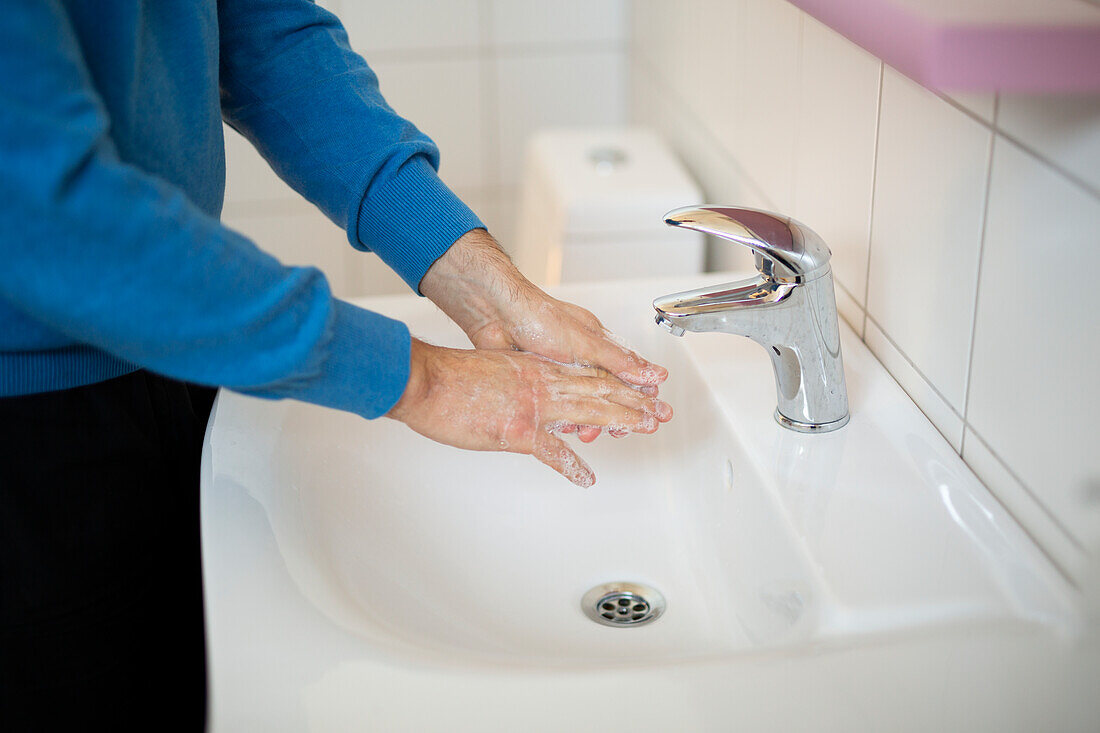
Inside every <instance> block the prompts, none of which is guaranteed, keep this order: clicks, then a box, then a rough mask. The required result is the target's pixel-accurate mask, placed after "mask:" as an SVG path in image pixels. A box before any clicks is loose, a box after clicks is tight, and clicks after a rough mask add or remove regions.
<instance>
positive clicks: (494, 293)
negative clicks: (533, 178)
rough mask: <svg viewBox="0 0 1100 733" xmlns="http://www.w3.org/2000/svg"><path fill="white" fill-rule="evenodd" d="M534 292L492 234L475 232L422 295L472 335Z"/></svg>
mask: <svg viewBox="0 0 1100 733" xmlns="http://www.w3.org/2000/svg"><path fill="white" fill-rule="evenodd" d="M533 287H534V286H533V285H532V284H531V283H530V281H528V280H527V278H525V277H524V276H523V274H522V273H520V271H519V270H518V269H516V266H515V265H514V264H512V261H511V259H509V258H508V255H507V254H506V253H505V252H504V250H503V249H501V247H500V245H499V244H497V242H496V240H495V239H493V237H492V235H491V234H489V232H487V231H486V230H484V229H474V230H471V231H469V232H467V233H466V234H464V235H463V236H462V237H460V238H459V239H458V240H457V241H456V242H455V243H454V244H453V245H452V246H451V248H450V249H448V250H447V252H445V253H444V254H443V256H442V257H440V258H439V259H438V260H436V261H435V263H434V264H433V265H432V266H431V268H429V270H428V272H427V273H426V274H425V275H424V279H423V280H422V281H421V285H420V290H421V292H422V293H423V294H424V295H425V296H426V297H427V298H428V299H429V300H431V301H432V302H433V303H435V304H436V305H437V306H439V308H440V309H441V310H442V311H443V312H444V313H446V314H447V315H448V316H449V317H450V318H451V320H453V321H454V322H455V323H457V324H458V325H459V326H460V327H461V328H462V329H463V330H464V331H465V332H466V333H467V335H472V334H473V333H476V332H477V331H480V330H481V329H483V328H485V327H486V326H487V325H490V324H492V323H495V322H499V321H501V320H505V318H506V313H507V311H508V309H509V307H510V305H511V304H512V303H514V302H515V301H516V300H517V299H518V298H520V297H521V295H522V294H523V293H524V292H525V291H526V290H527V289H530V288H533Z"/></svg>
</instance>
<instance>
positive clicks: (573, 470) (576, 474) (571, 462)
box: [531, 430, 596, 488]
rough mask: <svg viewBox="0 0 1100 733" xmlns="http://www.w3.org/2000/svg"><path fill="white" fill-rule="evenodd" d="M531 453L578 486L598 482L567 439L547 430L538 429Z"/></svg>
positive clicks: (584, 486) (586, 485)
mask: <svg viewBox="0 0 1100 733" xmlns="http://www.w3.org/2000/svg"><path fill="white" fill-rule="evenodd" d="M531 455H533V456H534V457H535V458H537V459H539V460H540V461H542V462H543V463H545V464H546V465H547V466H549V467H550V468H552V469H554V470H555V471H557V472H558V473H560V474H561V475H562V476H565V477H566V478H567V479H569V480H570V481H572V482H573V483H575V484H576V485H577V486H580V487H583V488H588V487H589V486H591V485H592V484H594V483H596V474H595V473H593V472H592V469H591V468H589V467H588V464H587V463H585V462H584V461H583V460H582V459H581V457H580V456H578V455H577V454H576V453H574V452H573V450H572V449H571V448H570V447H569V446H568V445H566V444H565V441H563V440H561V439H559V438H556V437H554V436H553V435H551V434H550V433H547V432H545V431H542V430H540V431H538V435H536V436H535V447H534V450H533V451H532V453H531Z"/></svg>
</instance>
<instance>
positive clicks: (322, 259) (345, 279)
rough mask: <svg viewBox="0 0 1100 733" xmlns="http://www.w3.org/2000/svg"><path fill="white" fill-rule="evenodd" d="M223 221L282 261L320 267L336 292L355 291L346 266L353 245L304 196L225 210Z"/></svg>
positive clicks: (347, 293) (350, 292)
mask: <svg viewBox="0 0 1100 733" xmlns="http://www.w3.org/2000/svg"><path fill="white" fill-rule="evenodd" d="M222 222H223V223H224V224H225V225H226V226H228V227H229V228H230V229H233V230H235V231H238V232H240V233H241V234H244V235H245V236H246V237H248V238H249V239H251V240H252V241H253V242H255V244H256V246H257V247H259V248H260V249H262V250H264V251H265V252H268V253H270V254H272V255H274V256H275V257H276V258H277V259H278V260H279V261H280V262H282V263H283V264H286V265H312V266H314V267H317V268H320V270H321V271H322V272H324V273H325V277H327V278H328V281H329V285H330V287H331V288H332V290H333V292H334V293H336V294H337V295H339V296H341V297H343V296H348V295H354V294H356V293H355V292H354V289H355V288H354V281H353V278H352V277H351V275H350V273H349V271H348V267H347V255H348V250H351V249H352V246H351V245H350V244H349V243H348V238H347V234H346V233H345V232H344V231H343V230H342V229H340V228H339V227H338V226H336V225H335V224H333V223H332V222H330V221H329V220H328V219H327V218H325V215H324V214H322V213H321V212H320V211H318V210H317V208H316V207H314V206H313V205H312V204H310V203H308V202H306V201H305V200H303V199H298V200H296V201H288V202H285V203H277V204H269V205H267V206H266V207H265V209H264V210H262V211H261V210H253V211H252V212H251V213H249V214H247V215H233V214H230V213H227V214H226V215H225V216H223V217H222Z"/></svg>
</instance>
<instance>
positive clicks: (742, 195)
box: [631, 73, 767, 272]
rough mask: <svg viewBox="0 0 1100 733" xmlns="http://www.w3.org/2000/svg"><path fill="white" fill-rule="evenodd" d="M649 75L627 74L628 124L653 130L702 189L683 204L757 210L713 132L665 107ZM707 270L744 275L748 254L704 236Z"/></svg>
mask: <svg viewBox="0 0 1100 733" xmlns="http://www.w3.org/2000/svg"><path fill="white" fill-rule="evenodd" d="M660 84H661V82H660V80H658V79H657V77H656V75H652V74H644V73H643V74H632V75H631V108H632V110H633V111H632V113H631V114H632V120H633V121H634V122H636V123H640V124H644V125H647V126H649V127H652V128H653V129H655V130H656V131H657V132H658V133H659V134H660V135H661V136H662V137H663V138H664V139H665V141H667V142H668V144H669V146H670V147H671V148H672V150H673V151H674V152H675V153H676V155H677V156H678V157H679V158H680V161H681V162H682V163H683V164H684V167H686V168H687V170H688V172H689V173H690V174H691V176H692V177H693V178H694V179H695V181H696V182H697V183H698V184H699V186H700V187H701V188H702V189H703V199H704V200H703V201H695V202H684V205H685V206H686V205H688V204H691V203H700V204H702V203H711V204H733V205H739V206H750V207H756V208H762V207H766V206H767V202H766V201H765V200H764V198H763V195H762V194H761V193H760V192H759V190H758V189H756V188H754V184H753V182H752V181H750V180H749V179H748V178H747V177H746V176H745V175H744V173H743V171H742V170H741V168H740V166H739V164H738V163H737V161H736V160H734V159H733V158H732V156H731V155H730V154H729V153H728V152H727V151H726V150H725V149H724V148H723V147H722V144H721V143H720V142H719V141H718V140H717V139H716V138H715V137H714V135H713V133H711V132H710V131H709V130H707V129H706V128H704V127H703V126H702V125H701V123H700V121H699V119H698V118H697V117H696V116H695V115H694V114H693V113H690V112H688V111H687V110H685V109H683V108H682V107H679V106H678V105H674V104H667V100H668V92H667V90H666V89H665V87H663V86H661V85H660ZM710 240H711V241H710V242H708V246H707V250H708V254H707V270H708V271H711V272H718V271H727V270H736V271H740V272H745V271H748V270H749V269H751V267H752V256H751V254H750V253H749V252H748V250H747V249H746V248H744V247H738V246H736V245H731V244H730V243H729V242H722V241H717V240H715V239H714V238H710Z"/></svg>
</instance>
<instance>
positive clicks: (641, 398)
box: [569, 377, 672, 422]
mask: <svg viewBox="0 0 1100 733" xmlns="http://www.w3.org/2000/svg"><path fill="white" fill-rule="evenodd" d="M569 388H570V390H571V391H572V392H573V393H574V394H578V395H598V396H600V397H603V398H604V399H606V400H608V401H610V402H615V403H617V404H620V405H623V406H624V407H630V408H632V409H635V410H642V411H643V412H648V413H649V414H651V415H656V416H657V419H658V420H660V421H661V422H668V421H669V420H671V419H672V406H671V405H669V404H668V403H667V402H662V401H661V400H659V399H657V398H656V397H651V396H648V395H646V394H644V393H642V392H640V391H639V390H637V389H635V388H633V387H631V386H629V385H627V384H624V383H623V382H621V381H619V380H618V379H615V378H600V377H578V378H576V379H574V380H573V381H572V382H571V383H570V385H569Z"/></svg>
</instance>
